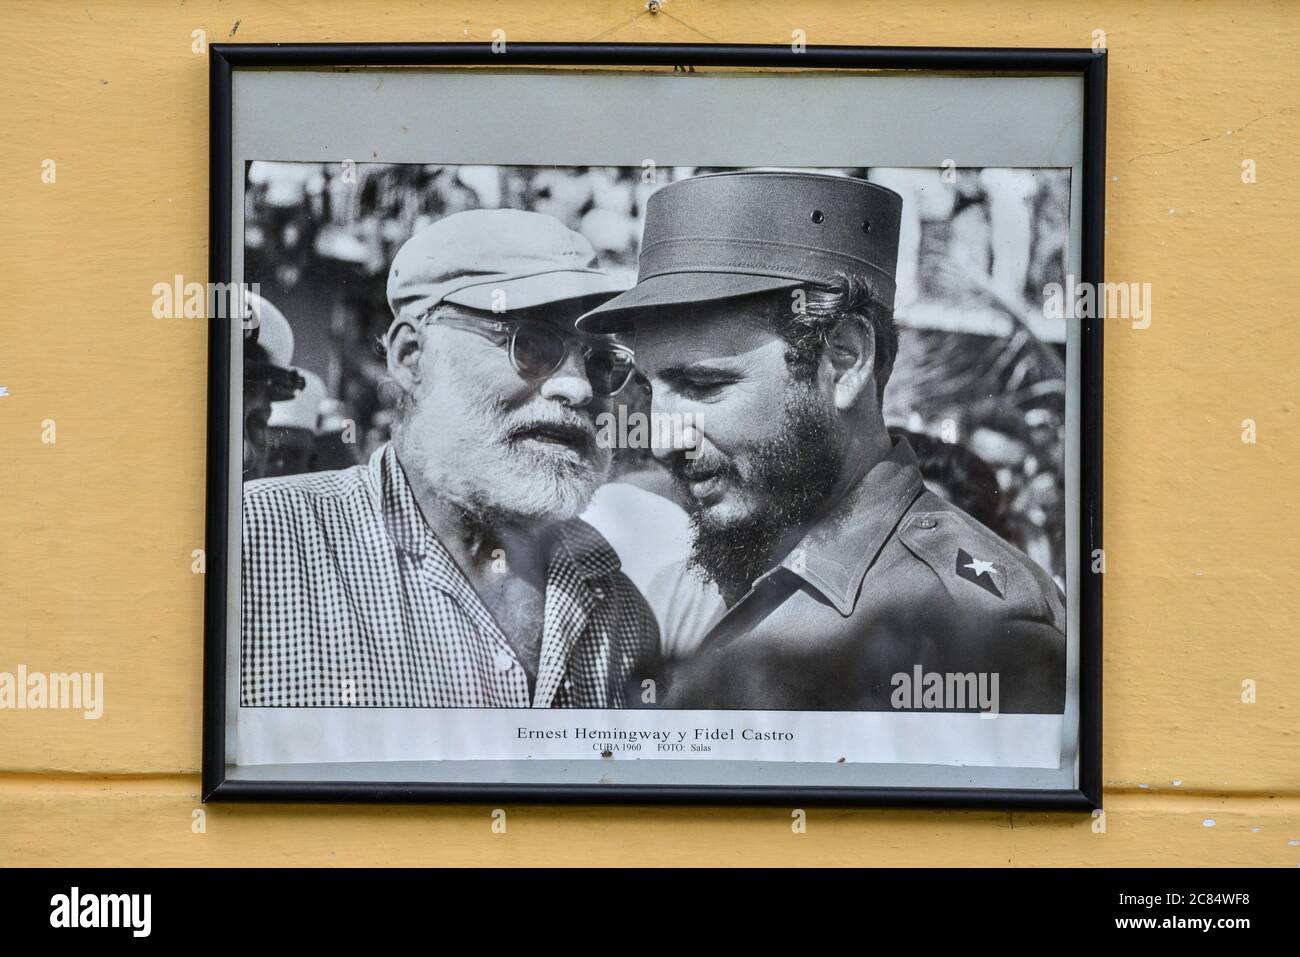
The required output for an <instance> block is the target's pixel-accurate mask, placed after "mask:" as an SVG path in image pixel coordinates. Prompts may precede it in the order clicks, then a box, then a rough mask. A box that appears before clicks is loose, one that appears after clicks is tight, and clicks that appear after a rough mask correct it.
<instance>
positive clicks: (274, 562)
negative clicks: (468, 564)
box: [240, 445, 659, 708]
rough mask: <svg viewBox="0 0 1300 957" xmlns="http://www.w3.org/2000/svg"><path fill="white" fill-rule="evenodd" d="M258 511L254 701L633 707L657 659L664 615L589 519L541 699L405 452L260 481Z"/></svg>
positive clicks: (248, 678) (559, 538)
mask: <svg viewBox="0 0 1300 957" xmlns="http://www.w3.org/2000/svg"><path fill="white" fill-rule="evenodd" d="M243 502H244V508H243V553H242V566H243V576H242V588H241V597H242V607H241V635H240V637H241V641H240V703H241V704H242V705H243V706H244V707H313V706H319V707H340V706H347V705H356V706H361V707H367V706H368V707H383V708H401V707H415V708H442V707H446V708H450V707H459V708H466V707H489V708H527V707H557V708H565V707H568V708H618V707H623V706H624V705H625V704H627V703H628V697H629V691H628V689H629V686H630V685H631V686H634V688H639V685H640V681H641V676H642V675H645V674H648V673H649V670H648V669H649V668H650V667H652V666H653V664H654V658H655V655H656V649H657V648H658V645H659V629H658V626H657V625H656V623H655V618H654V615H653V613H652V612H651V611H650V608H649V606H648V605H647V604H646V602H645V600H644V599H643V598H642V597H641V594H640V592H638V591H637V590H636V588H635V586H633V585H632V583H631V582H630V581H629V580H628V579H627V577H626V576H624V575H623V574H622V572H620V571H619V560H618V556H617V555H616V554H615V553H614V550H613V549H612V548H611V547H610V546H609V544H608V543H607V542H606V541H605V539H604V538H602V537H601V535H600V533H599V532H597V531H596V530H595V529H594V528H592V527H591V526H590V525H587V524H586V523H584V522H581V521H578V520H576V519H575V520H573V521H569V522H565V523H563V524H561V525H560V526H559V527H558V529H557V532H558V534H557V535H556V536H555V538H554V542H555V545H554V547H553V548H552V550H551V554H550V560H549V565H548V568H547V577H546V596H545V612H544V616H543V623H542V646H541V656H540V661H539V664H538V674H537V682H536V688H535V690H534V692H533V695H532V698H531V700H530V699H529V693H528V677H527V673H526V672H525V670H524V667H523V665H522V664H521V663H520V662H519V660H518V658H517V657H516V656H515V653H514V651H513V649H512V648H511V646H510V644H509V642H508V641H507V640H506V638H505V635H504V634H502V632H501V629H500V628H499V627H498V626H497V624H496V622H495V621H494V620H493V618H492V615H491V613H490V612H489V611H488V610H487V608H486V606H485V605H484V604H483V602H482V600H481V599H480V598H479V597H478V595H477V594H476V593H475V591H474V588H473V586H471V585H470V583H469V581H468V580H467V579H466V578H465V576H464V574H462V572H461V571H460V569H459V568H458V567H457V566H456V563H455V561H454V560H453V559H452V557H451V555H450V554H449V553H448V552H447V550H446V548H445V547H444V546H443V545H442V543H441V542H440V541H438V539H437V537H436V536H435V535H434V534H433V532H432V531H431V530H430V529H429V527H428V525H426V524H425V522H424V519H423V517H422V516H421V514H420V510H419V507H418V506H417V504H416V502H415V497H414V495H413V494H412V492H411V489H410V487H409V486H408V485H407V482H406V477H405V475H404V474H403V472H402V468H401V465H400V464H399V463H398V461H397V455H396V453H395V452H394V450H393V448H392V446H391V445H385V446H384V447H383V448H381V449H379V450H377V451H376V452H375V454H374V455H373V456H371V458H370V461H369V462H368V463H367V464H364V465H357V466H354V467H352V468H349V469H343V470H341V471H336V472H320V473H315V474H307V475H295V476H288V477H285V478H272V479H259V480H256V481H252V482H249V483H247V484H246V485H245V486H244V496H243Z"/></svg>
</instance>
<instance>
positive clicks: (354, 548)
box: [203, 42, 1108, 811]
mask: <svg viewBox="0 0 1300 957" xmlns="http://www.w3.org/2000/svg"><path fill="white" fill-rule="evenodd" d="M210 56H211V150H212V154H211V247H210V248H211V264H210V265H211V268H210V277H209V280H210V282H209V288H208V289H207V290H206V292H207V296H208V314H209V316H210V317H211V360H210V369H209V376H210V384H209V409H210V411H209V437H208V443H209V444H208V500H207V594H206V597H207V603H206V649H205V692H204V785H203V791H204V798H205V800H218V801H227V800H230V801H235V800H242V801H275V800H286V801H305V800H324V801H359V800H385V801H399V800H400V801H432V800H458V801H479V800H482V801H494V802H505V801H552V802H553V801H579V802H583V801H622V802H679V803H709V802H724V801H725V802H742V803H750V804H754V803H783V804H791V805H794V806H798V805H803V804H816V803H823V804H825V803H834V804H874V805H901V806H909V805H911V806H916V805H927V806H937V805H947V806H978V807H999V808H1001V807H1006V808H1043V809H1060V810H1078V811H1086V810H1090V809H1094V808H1096V807H1098V806H1099V805H1100V800H1101V572H1102V571H1103V570H1104V564H1103V563H1104V555H1103V553H1102V551H1101V538H1100V536H1101V434H1102V433H1101V422H1102V419H1101V357H1102V350H1101V341H1102V340H1101V336H1102V329H1101V326H1102V320H1101V317H1102V316H1103V315H1105V311H1104V309H1103V308H1101V307H1102V305H1103V304H1104V303H1105V301H1106V295H1107V292H1108V290H1107V288H1106V287H1104V286H1103V284H1102V283H1103V277H1102V243H1103V235H1104V230H1103V210H1104V186H1105V177H1104V157H1105V91H1106V79H1105V78H1106V55H1105V52H1104V51H1102V52H1093V51H1090V50H1036V49H997V50H994V49H987V50H984V49H926V48H848V47H821V48H819V47H803V46H802V45H798V44H796V45H795V46H794V47H775V46H773V47H766V46H656V45H617V46H613V45H567V44H513V43H511V44H506V43H504V42H500V43H496V44H492V45H488V44H463V45H462V44H445V45H441V44H411V45H405V44H403V45H395V44H378V45H301V46H295V45H283V44H275V45H266V46H258V45H247V46H243V45H241V46H231V45H214V46H212V47H211V50H210Z"/></svg>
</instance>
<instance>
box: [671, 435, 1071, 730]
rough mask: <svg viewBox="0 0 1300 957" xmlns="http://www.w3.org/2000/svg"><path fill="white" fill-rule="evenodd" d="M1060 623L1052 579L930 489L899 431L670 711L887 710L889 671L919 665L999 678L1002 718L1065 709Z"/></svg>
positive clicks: (744, 605) (739, 612)
mask: <svg viewBox="0 0 1300 957" xmlns="http://www.w3.org/2000/svg"><path fill="white" fill-rule="evenodd" d="M1064 628H1065V608H1064V604H1063V601H1062V596H1061V593H1060V590H1059V589H1058V588H1057V587H1056V583H1055V582H1054V581H1053V580H1052V579H1051V577H1050V576H1049V575H1048V574H1047V573H1046V572H1045V571H1044V570H1043V569H1042V568H1040V567H1039V566H1038V565H1036V564H1035V563H1034V562H1033V561H1031V560H1030V559H1029V558H1028V557H1027V556H1026V555H1024V554H1023V553H1022V552H1020V551H1019V550H1017V549H1016V548H1014V547H1013V546H1011V545H1009V544H1008V543H1006V542H1005V541H1003V540H1002V539H1001V538H999V537H998V536H997V535H995V534H994V533H993V532H991V531H990V530H989V529H987V528H985V527H984V526H983V525H981V524H980V523H979V522H977V521H975V519H973V518H971V517H970V516H969V515H967V514H966V513H965V512H963V511H962V510H961V509H959V508H957V507H956V506H954V505H951V504H950V503H948V502H946V501H944V500H943V499H942V498H940V497H939V496H937V495H935V494H934V493H933V492H930V491H928V490H927V489H926V488H925V485H924V483H923V482H922V479H921V473H920V470H919V469H918V467H917V463H916V457H915V455H914V454H913V453H912V450H911V447H910V446H909V445H908V444H907V441H906V439H903V438H901V437H900V438H895V439H894V444H893V447H892V449H891V451H890V453H889V454H888V455H887V456H886V457H885V459H883V460H882V461H881V462H879V463H878V464H877V465H876V466H875V467H874V468H873V469H872V470H871V471H870V472H869V473H868V474H867V475H866V476H865V477H864V478H863V479H862V480H861V481H860V482H859V483H858V484H857V486H856V487H855V488H853V489H850V490H849V492H848V493H847V494H846V496H845V497H844V499H843V500H842V501H841V502H839V503H838V504H837V505H836V506H835V507H834V508H833V509H832V510H831V511H830V513H829V514H827V515H826V516H825V517H824V518H822V519H821V520H819V521H817V522H816V523H815V524H814V525H813V526H812V527H811V528H810V529H809V530H808V532H807V533H806V534H805V536H804V537H803V539H802V540H801V541H800V543H799V544H798V545H797V546H796V547H795V548H794V549H793V550H792V551H791V552H790V554H789V555H787V556H786V558H785V559H784V560H783V561H782V562H781V564H780V565H779V566H777V567H775V568H773V569H771V570H770V571H768V572H767V573H765V574H764V575H762V576H761V577H760V578H759V579H758V580H757V581H756V582H755V583H754V586H753V588H752V589H751V590H750V591H749V592H748V593H747V594H746V595H745V596H744V597H743V598H742V599H740V600H739V601H738V602H737V603H736V604H735V605H734V606H733V607H732V608H730V609H729V610H728V612H727V614H726V615H725V616H724V617H723V618H722V620H721V621H719V623H718V624H717V625H716V626H715V627H714V628H713V629H712V631H710V633H709V634H708V635H706V636H705V638H704V640H703V642H702V643H701V645H700V649H699V651H698V653H697V655H696V657H695V658H694V659H692V660H691V661H688V662H687V663H686V664H684V665H683V666H681V667H679V668H678V669H676V673H675V675H674V676H673V678H672V680H671V684H670V686H669V689H668V692H667V695H666V697H665V700H664V702H663V705H662V706H663V707H670V708H713V709H756V710H805V711H889V710H894V705H893V704H892V703H891V694H892V692H893V690H894V685H893V683H892V679H893V676H894V675H896V674H899V673H904V674H908V675H911V674H913V673H914V669H915V668H916V667H917V666H919V667H920V668H921V669H922V671H923V672H926V673H930V672H938V673H941V674H943V673H955V674H969V673H976V674H978V673H985V674H993V673H996V674H998V676H999V697H1000V702H999V708H1000V710H1001V711H1002V712H1003V713H1049V714H1056V713H1061V712H1062V710H1063V707H1064V695H1065V633H1064ZM974 709H975V708H974V705H973V704H972V706H971V707H970V708H966V709H962V710H974Z"/></svg>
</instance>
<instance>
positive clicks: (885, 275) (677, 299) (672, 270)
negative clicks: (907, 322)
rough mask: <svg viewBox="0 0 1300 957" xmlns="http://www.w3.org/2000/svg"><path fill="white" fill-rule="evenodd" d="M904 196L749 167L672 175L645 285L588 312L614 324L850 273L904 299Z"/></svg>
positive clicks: (599, 322)
mask: <svg viewBox="0 0 1300 957" xmlns="http://www.w3.org/2000/svg"><path fill="white" fill-rule="evenodd" d="M902 209H903V199H902V197H901V196H899V195H898V194H897V193H895V192H894V191H893V190H890V189H886V188H885V187H883V186H878V185H876V184H875V183H869V182H867V181H866V180H863V179H856V178H853V177H848V176H833V175H829V174H824V173H799V172H779V171H745V172H734V173H710V174H708V175H705V176H696V177H693V178H691V179H684V180H680V181H678V182H676V183H672V184H670V185H668V186H665V187H664V188H663V189H661V190H659V191H658V192H657V193H655V194H654V195H652V196H651V197H650V199H649V200H648V201H647V203H646V218H645V230H644V233H643V234H642V240H641V254H640V257H639V260H638V268H637V281H636V285H635V286H634V287H633V288H631V289H629V290H628V291H627V292H625V293H622V294H621V295H618V296H615V297H614V298H613V299H611V300H609V301H608V302H606V303H604V304H603V305H601V306H599V307H598V308H596V309H593V310H592V311H590V312H588V313H586V314H585V315H583V316H582V317H581V318H580V319H578V327H579V328H581V329H583V330H584V331H586V332H609V331H614V330H616V329H619V328H623V327H625V326H626V325H627V323H628V321H629V320H630V319H631V318H632V317H633V316H636V315H644V314H648V313H650V312H653V311H655V310H662V309H664V308H671V307H675V306H677V307H680V306H686V305H692V304H698V303H703V302H710V301H713V300H718V299H731V298H734V297H737V296H748V295H753V294H755V293H760V292H768V291H772V290H777V289H793V288H795V287H797V286H802V285H808V284H826V283H831V282H834V281H835V280H836V278H837V277H838V276H839V275H840V274H842V273H848V274H851V275H852V274H856V275H859V276H861V277H862V278H863V279H865V280H866V281H867V285H868V287H869V288H870V289H871V290H872V293H873V295H874V296H875V297H876V299H878V300H879V301H880V302H881V304H882V305H885V306H886V307H891V308H892V306H893V304H894V275H895V270H896V268H897V266H898V226H899V220H900V218H901V215H902Z"/></svg>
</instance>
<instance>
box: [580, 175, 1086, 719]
mask: <svg viewBox="0 0 1300 957" xmlns="http://www.w3.org/2000/svg"><path fill="white" fill-rule="evenodd" d="M901 209H902V200H901V199H900V198H899V196H898V195H897V194H896V193H894V192H892V191H890V190H888V189H884V188H883V187H880V186H877V185H875V184H873V183H869V182H866V181H864V180H859V179H853V178H848V177H837V176H828V175H820V174H809V173H789V172H743V173H719V174H713V175H708V176H699V177H695V178H692V179H686V180H682V181H680V182H677V183H673V184H671V185H668V186H666V187H664V188H663V189H662V190H660V191H659V192H657V193H655V194H654V195H653V196H652V197H651V198H650V200H649V202H648V203H647V207H646V220H645V229H644V238H643V240H642V245H641V250H640V258H639V264H638V278H637V284H636V286H635V287H634V288H632V289H630V290H628V291H627V292H625V293H623V294H621V295H619V296H617V297H615V298H614V299H611V300H609V301H608V302H607V303H605V304H603V305H602V306H600V307H598V308H596V309H595V310H593V311H592V312H590V313H587V314H585V315H584V316H583V317H582V318H581V319H580V320H579V321H578V326H579V328H582V329H586V330H589V331H605V332H608V331H610V330H613V329H625V328H627V327H629V326H630V327H632V328H633V329H634V331H635V338H634V344H635V347H636V357H637V366H638V368H639V369H640V371H641V372H642V373H644V374H645V375H646V377H647V378H648V379H649V380H650V383H651V387H652V409H653V411H654V412H657V413H660V414H661V415H665V416H670V417H672V416H677V417H683V418H684V417H687V416H689V417H690V420H691V421H693V422H695V423H697V426H696V430H695V431H696V433H697V435H696V436H695V437H693V440H692V445H691V448H690V449H686V448H662V449H657V450H656V454H657V455H660V456H661V457H662V458H663V459H664V461H665V462H666V463H667V464H668V465H670V466H671V468H672V470H673V471H674V473H675V474H676V477H677V479H678V480H679V482H680V484H681V487H682V495H683V498H684V499H685V501H686V502H687V503H688V508H689V510H690V512H691V517H692V525H693V529H694V543H693V546H692V548H693V551H692V559H691V560H692V562H693V564H694V565H695V567H696V568H698V569H699V570H700V571H701V572H702V573H703V574H705V575H707V576H708V577H709V578H710V579H711V580H713V581H714V582H716V583H717V585H718V587H719V588H720V590H721V592H722V596H723V598H724V600H725V601H726V603H727V605H728V610H727V613H726V614H725V615H724V616H723V618H722V619H721V620H720V621H719V622H718V623H717V625H716V626H714V628H713V629H712V630H711V631H710V632H709V634H708V635H706V636H705V637H704V639H703V640H702V642H701V643H700V645H699V646H698V649H697V650H696V652H695V655H694V656H693V657H692V658H691V659H689V660H688V661H686V662H685V663H684V664H682V665H681V666H680V668H678V669H677V672H676V674H675V675H674V676H673V678H672V679H671V682H670V685H669V687H668V691H667V695H666V697H664V698H663V699H661V704H660V706H661V707H667V708H714V709H765V710H778V709H790V710H809V711H815V710H826V711H841V710H843V711H856V710H866V711H888V710H891V709H892V708H894V707H895V706H896V701H895V700H893V699H894V695H893V692H894V690H895V681H894V679H895V676H897V675H900V674H903V675H911V674H913V673H914V671H915V669H916V668H918V667H919V668H921V669H922V670H923V671H924V672H927V673H929V672H938V673H955V674H963V675H967V674H972V673H973V674H975V675H986V676H990V677H991V676H994V675H996V676H998V677H999V678H1000V681H999V685H1000V696H1001V701H1000V709H1001V711H1002V712H1004V713H1006V712H1022V713H1026V712H1040V713H1059V712H1060V711H1061V710H1062V706H1063V702H1064V687H1065V634H1064V625H1065V611H1064V605H1063V603H1062V599H1061V595H1060V592H1059V591H1058V589H1057V588H1056V586H1055V584H1054V583H1053V582H1052V580H1051V578H1050V577H1049V576H1048V575H1047V573H1046V572H1045V571H1044V570H1043V569H1041V568H1039V567H1038V566H1037V565H1035V564H1034V562H1032V561H1031V560H1030V559H1029V558H1028V557H1027V556H1025V555H1024V554H1023V553H1021V552H1019V551H1018V550H1017V549H1015V548H1014V547H1012V546H1011V545H1009V544H1008V543H1006V542H1005V541H1003V540H1002V539H1001V538H999V537H998V536H997V535H996V534H994V533H993V532H992V531H990V530H989V529H987V528H985V527H984V526H983V525H981V524H980V523H979V522H977V521H975V519H973V518H971V517H970V516H969V515H967V514H966V513H965V512H963V511H962V510H961V509H959V508H957V507H956V506H954V505H952V504H950V503H949V502H946V501H944V500H943V499H942V498H940V497H939V496H938V495H935V494H934V493H933V492H930V491H927V490H926V487H925V485H924V483H923V481H922V477H921V474H920V471H919V469H918V467H917V461H916V457H915V456H914V455H913V453H912V450H911V449H910V448H909V447H908V444H907V440H906V439H905V438H903V437H891V435H890V434H889V432H888V430H887V429H886V427H885V422H884V419H883V415H882V408H883V402H884V390H885V387H886V385H887V383H888V381H889V375H890V371H891V370H892V368H893V363H894V357H895V354H896V353H897V350H898V333H897V330H896V329H895V326H894V319H893V302H894V292H895V269H896V266H897V258H898V229H899V220H900V214H901ZM688 452H689V453H690V454H688ZM974 707H975V704H974V702H971V703H970V705H969V708H970V709H973V708H974ZM958 709H959V710H968V709H967V708H965V707H959V708H958Z"/></svg>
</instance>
